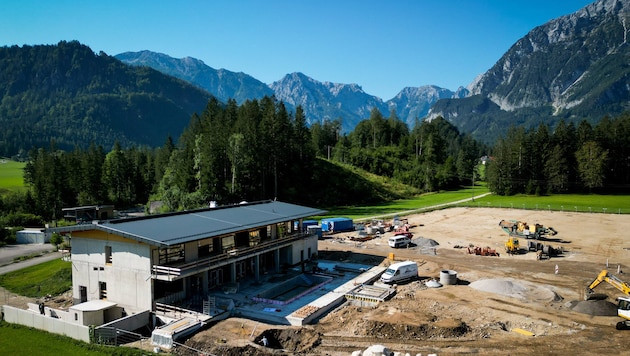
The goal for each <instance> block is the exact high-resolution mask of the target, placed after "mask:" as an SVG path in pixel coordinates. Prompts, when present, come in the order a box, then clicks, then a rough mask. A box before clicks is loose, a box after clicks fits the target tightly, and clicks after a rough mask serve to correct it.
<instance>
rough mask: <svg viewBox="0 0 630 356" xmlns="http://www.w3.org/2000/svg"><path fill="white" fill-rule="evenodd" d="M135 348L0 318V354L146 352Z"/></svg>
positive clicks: (96, 355)
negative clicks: (91, 341) (76, 337)
mask: <svg viewBox="0 0 630 356" xmlns="http://www.w3.org/2000/svg"><path fill="white" fill-rule="evenodd" d="M146 354H147V352H143V351H141V350H138V349H132V348H128V347H116V348H114V347H107V346H99V345H94V344H88V343H85V342H81V341H78V340H74V339H72V338H69V337H66V336H62V335H56V334H51V333H47V332H45V331H41V330H36V329H31V328H27V327H25V326H21V325H15V324H9V323H6V322H3V321H0V355H32V356H35V355H64V356H74V355H77V356H79V355H81V356H101V355H102V356H106V355H146Z"/></svg>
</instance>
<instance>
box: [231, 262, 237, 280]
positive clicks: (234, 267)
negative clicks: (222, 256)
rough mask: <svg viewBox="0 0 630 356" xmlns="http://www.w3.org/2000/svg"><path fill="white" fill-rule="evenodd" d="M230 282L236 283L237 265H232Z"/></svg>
mask: <svg viewBox="0 0 630 356" xmlns="http://www.w3.org/2000/svg"><path fill="white" fill-rule="evenodd" d="M230 275H231V276H230V282H232V283H236V263H234V262H232V263H230Z"/></svg>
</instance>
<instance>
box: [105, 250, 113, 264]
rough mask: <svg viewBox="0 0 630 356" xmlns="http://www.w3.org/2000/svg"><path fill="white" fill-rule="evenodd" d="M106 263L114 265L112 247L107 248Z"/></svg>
mask: <svg viewBox="0 0 630 356" xmlns="http://www.w3.org/2000/svg"><path fill="white" fill-rule="evenodd" d="M105 263H108V264H111V263H112V247H111V246H105Z"/></svg>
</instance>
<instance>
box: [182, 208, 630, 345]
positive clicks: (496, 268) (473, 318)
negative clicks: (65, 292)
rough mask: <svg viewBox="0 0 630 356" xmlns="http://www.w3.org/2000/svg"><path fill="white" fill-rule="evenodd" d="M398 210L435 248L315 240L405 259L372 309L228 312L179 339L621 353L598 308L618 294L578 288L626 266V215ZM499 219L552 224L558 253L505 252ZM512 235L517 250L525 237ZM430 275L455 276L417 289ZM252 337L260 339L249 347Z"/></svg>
mask: <svg viewBox="0 0 630 356" xmlns="http://www.w3.org/2000/svg"><path fill="white" fill-rule="evenodd" d="M407 218H408V219H409V223H410V224H411V225H412V226H413V227H412V229H411V232H412V233H413V234H414V240H416V241H421V240H418V239H419V238H420V237H422V238H424V239H428V240H431V241H434V242H437V243H438V244H439V245H437V246H435V247H436V249H435V250H432V249H425V248H421V246H420V245H418V246H416V247H414V248H410V249H397V250H393V249H391V248H390V247H388V246H387V243H386V238H387V236H388V235H387V234H386V235H385V236H384V237H382V238H377V239H374V240H371V241H368V242H363V243H353V242H349V241H344V242H342V240H339V239H328V240H323V241H320V246H319V250H320V251H319V255H320V258H322V259H332V260H339V261H351V262H354V261H359V262H362V261H369V262H371V261H375V260H376V261H382V264H383V265H387V264H389V263H392V261H390V260H388V259H387V257H388V254H390V253H392V252H393V253H394V257H395V260H396V261H402V260H408V259H409V260H415V261H417V262H418V264H419V274H420V279H419V280H418V281H414V282H410V283H407V284H404V285H400V286H398V287H397V288H398V289H397V293H396V295H395V296H394V297H393V298H392V299H390V300H388V301H386V302H384V303H381V304H380V305H379V306H377V307H375V308H368V307H358V306H352V305H342V306H340V307H338V308H336V309H335V310H333V311H331V312H330V313H328V314H327V315H326V316H324V317H322V318H321V320H319V321H318V323H316V324H313V325H307V326H305V327H301V328H298V327H289V326H275V325H266V324H263V323H260V322H256V321H251V320H246V319H238V318H230V319H228V320H225V321H222V322H219V323H217V324H215V325H213V326H212V327H210V328H209V329H207V330H205V331H203V332H201V333H199V334H197V335H195V336H194V337H192V338H191V339H190V340H188V341H187V342H186V344H187V345H189V346H191V347H195V348H197V349H201V350H204V351H206V352H209V353H212V354H216V355H270V354H282V355H331V356H336V355H350V354H352V352H353V351H357V350H365V349H367V348H368V347H369V346H370V345H374V344H382V345H385V346H386V347H387V348H389V349H390V350H392V351H394V352H400V353H402V354H403V355H404V354H405V353H409V354H410V355H416V354H423V355H426V354H430V353H435V354H437V355H461V354H493V355H532V354H544V355H567V354H579V355H601V354H611V355H614V354H616V355H620V354H624V353H627V352H628V349H627V340H628V337H630V331H618V330H616V329H615V324H616V323H617V322H618V321H619V320H621V319H620V318H618V317H617V316H614V315H613V316H610V314H611V313H610V310H611V306H612V303H614V299H615V297H616V296H619V295H621V294H620V292H619V291H617V290H616V289H614V288H613V287H611V286H609V285H608V284H602V285H600V286H599V287H598V289H597V292H598V293H605V294H607V295H608V296H609V298H608V299H607V300H606V301H598V302H585V301H583V299H584V290H585V288H586V286H587V285H588V284H589V283H590V282H591V281H592V280H593V279H594V278H595V277H596V276H597V274H598V273H599V272H600V271H601V270H602V269H605V268H606V264H607V263H608V265H609V267H608V269H609V270H610V271H611V272H613V273H614V274H617V269H618V268H619V269H621V271H622V274H620V275H619V276H620V277H621V278H622V279H623V280H627V281H630V276H628V278H625V276H626V274H623V271H625V270H626V269H627V270H628V271H629V272H630V239H629V238H628V231H630V216H628V215H615V214H587V213H571V212H546V211H527V210H518V209H490V208H488V209H472V208H453V209H446V210H440V211H434V212H431V213H426V214H419V215H413V216H408V217H407ZM503 219H506V220H520V221H526V222H528V223H540V224H543V225H545V226H548V227H549V226H550V227H553V228H554V229H555V230H557V231H558V234H557V235H555V236H550V237H549V241H544V243H545V244H548V245H551V246H553V247H555V248H562V250H563V253H562V254H561V255H560V256H558V257H552V258H550V259H546V260H537V259H536V254H535V253H534V252H523V253H521V254H519V255H508V254H506V253H505V248H504V243H505V241H507V238H508V236H507V234H506V233H505V232H504V231H503V230H501V229H500V227H499V226H498V223H499V221H501V220H503ZM336 237H342V238H343V236H336ZM422 241H425V240H422ZM520 242H521V248H523V245H525V247H526V245H527V241H526V240H523V239H520ZM469 245H473V246H479V247H490V248H491V249H496V250H497V252H499V253H500V257H494V256H477V255H471V254H468V252H467V249H466V248H465V247H467V246H469ZM461 247H464V248H461ZM434 252H435V254H434ZM556 266H557V269H556ZM618 266H619V267H618ZM441 271H452V272H455V273H456V274H457V277H458V281H457V284H456V285H445V286H442V287H440V288H427V287H426V285H425V281H427V280H430V279H436V280H438V281H439V280H440V275H441ZM556 271H557V273H556ZM585 303H592V304H585ZM612 309H613V311H614V308H612ZM518 329H520V330H524V331H526V332H530V333H532V334H533V335H524V334H523V333H519V332H517V330H518ZM263 335H266V336H267V337H268V339H270V340H271V341H272V343H271V344H270V345H269V346H271V347H267V348H264V347H261V346H260V345H259V341H260V339H261V337H262V336H263Z"/></svg>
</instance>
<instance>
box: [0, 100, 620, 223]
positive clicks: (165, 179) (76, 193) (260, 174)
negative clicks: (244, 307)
mask: <svg viewBox="0 0 630 356" xmlns="http://www.w3.org/2000/svg"><path fill="white" fill-rule="evenodd" d="M340 127H341V123H340V121H339V120H334V121H330V122H325V123H323V124H314V125H312V126H311V127H307V125H306V118H305V117H304V114H303V111H302V109H301V108H300V107H298V108H297V110H296V111H295V113H294V114H293V113H290V112H288V111H287V110H286V109H285V107H284V104H283V103H282V102H278V101H276V100H275V99H274V98H273V97H265V98H263V99H261V100H260V101H258V100H252V101H247V102H245V103H243V104H242V105H240V106H239V105H237V104H236V102H235V101H233V100H230V101H229V102H228V103H227V104H222V103H220V102H219V101H218V100H216V99H211V100H210V101H209V102H208V104H207V106H206V107H205V109H204V110H203V111H202V112H201V113H200V114H195V115H193V116H192V118H191V120H190V123H189V125H188V127H187V128H186V129H185V131H184V132H183V134H182V135H181V137H179V139H178V140H177V142H175V141H174V139H173V138H171V137H167V138H165V143H164V144H163V145H162V146H161V147H159V148H155V149H152V148H148V147H137V146H131V147H123V146H122V145H121V144H120V143H118V142H116V143H115V144H114V146H113V147H112V148H111V149H109V150H105V149H104V148H103V147H101V146H96V145H90V146H89V147H88V148H81V147H76V148H75V149H74V150H71V151H65V150H60V149H58V148H57V147H56V146H55V143H54V142H52V143H51V144H50V145H49V147H45V148H44V147H42V148H35V149H33V150H31V151H30V153H29V160H28V163H27V165H26V168H25V175H24V178H25V182H26V184H27V186H28V187H29V189H28V191H27V192H26V193H11V194H8V195H5V196H4V197H3V198H2V200H0V210H1V211H2V212H3V213H4V214H5V219H4V224H5V225H9V226H16V224H18V225H19V226H29V224H36V223H40V222H44V221H51V220H56V219H59V218H60V217H61V216H60V215H61V209H62V208H63V207H70V206H78V205H92V204H114V205H115V206H116V207H117V208H120V209H124V208H129V207H137V206H144V207H148V205H149V203H150V202H159V203H160V204H158V206H159V207H160V208H159V210H158V211H159V212H167V211H177V210H184V209H193V208H198V207H201V206H208V204H210V202H216V203H218V204H220V205H223V204H234V203H238V202H240V201H243V200H245V201H256V200H263V199H279V200H282V201H287V202H293V203H299V204H305V205H311V206H318V207H331V206H342V205H356V204H366V203H376V202H382V201H387V200H390V199H396V198H403V197H402V196H399V195H397V194H396V192H392V191H387V190H386V189H383V188H382V187H379V186H376V185H374V184H372V183H370V182H369V181H368V180H367V179H365V178H364V176H362V175H361V174H356V173H353V172H352V171H351V170H349V169H347V167H358V168H361V169H362V170H364V171H366V172H368V173H372V174H375V175H378V176H382V177H387V178H390V179H392V180H395V181H398V182H401V183H404V184H406V185H408V186H410V187H412V188H413V189H414V192H415V193H422V192H432V191H439V190H445V189H452V188H457V187H460V186H462V185H470V183H471V182H472V180H473V179H476V180H477V181H478V180H480V179H484V177H480V176H479V173H480V171H479V170H478V166H479V164H480V158H481V157H482V156H484V157H487V158H488V160H487V161H486V162H487V169H486V172H487V177H485V179H487V182H488V186H489V187H490V189H491V190H492V191H493V192H494V193H496V194H501V195H511V194H517V193H526V194H548V193H564V192H587V193H588V192H592V191H597V192H615V191H620V190H621V189H625V188H627V187H628V183H629V181H630V162H629V160H630V154H629V152H628V149H629V147H630V142H628V141H629V140H630V115H628V114H626V115H622V116H620V117H619V118H616V119H611V118H604V119H603V120H601V122H600V123H599V124H597V125H596V126H594V127H592V126H591V125H590V124H588V123H587V122H586V121H584V122H582V123H581V124H580V125H579V126H578V127H574V126H573V125H572V124H565V123H563V122H561V123H560V125H558V126H557V127H556V128H554V129H551V128H549V127H547V126H545V125H540V126H539V127H538V128H537V129H535V130H529V131H526V130H524V129H522V128H516V127H513V128H510V129H508V130H506V135H505V136H504V137H503V138H501V139H500V140H499V141H498V142H497V143H496V145H495V146H494V147H493V148H489V147H486V146H483V145H481V144H479V143H478V142H476V141H475V140H473V139H472V138H471V137H470V136H468V135H463V134H461V133H459V132H458V130H457V129H456V128H455V127H454V126H453V125H451V124H449V123H448V122H447V121H446V120H444V119H441V118H438V119H435V120H432V121H422V122H418V123H417V124H416V125H415V126H414V128H413V129H412V130H409V129H408V127H407V125H406V124H405V123H403V122H402V121H401V120H400V119H398V118H397V117H396V114H395V112H391V113H390V116H389V117H387V118H385V117H383V116H382V115H381V113H380V112H379V111H378V110H373V111H372V112H371V115H370V117H369V119H366V120H364V121H362V122H361V123H360V124H359V125H358V126H357V127H356V129H355V130H354V131H353V132H351V133H349V134H347V135H342V134H341V130H340ZM25 212H28V214H25Z"/></svg>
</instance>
